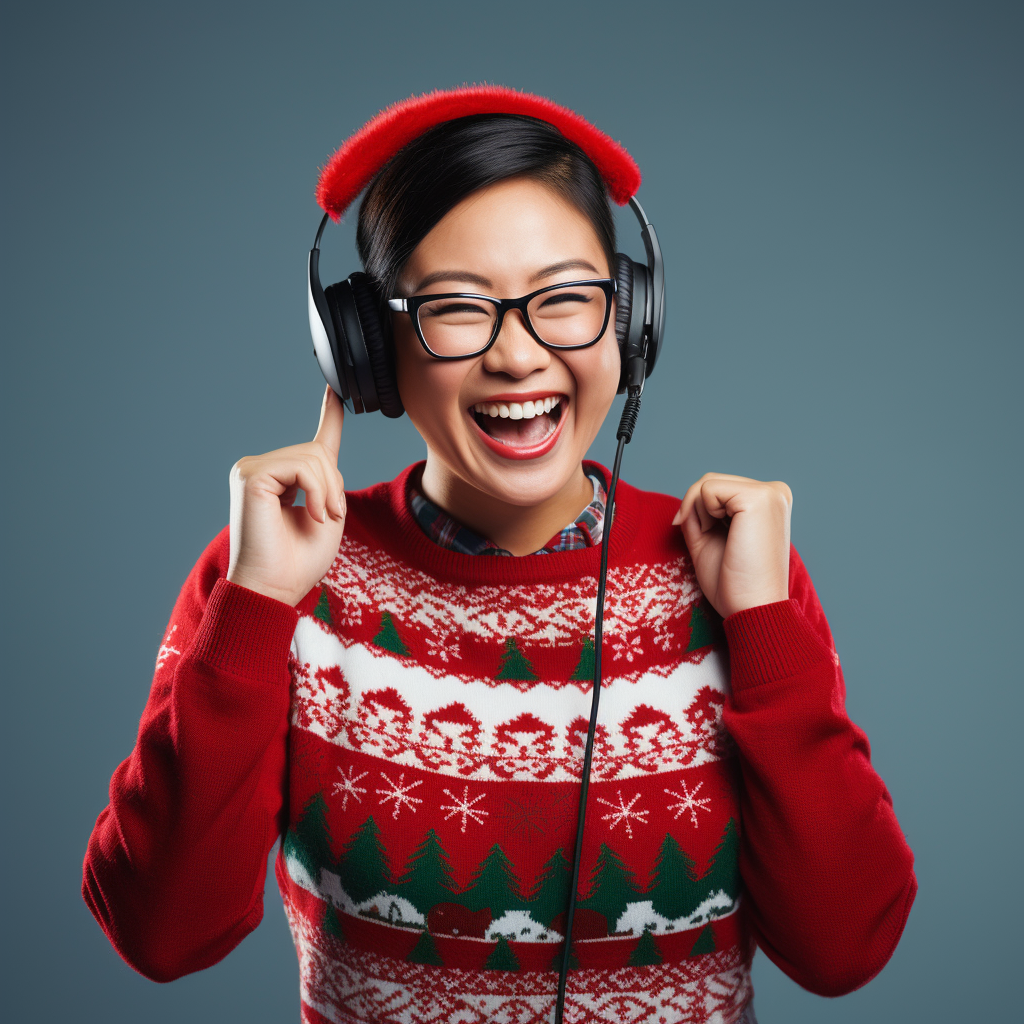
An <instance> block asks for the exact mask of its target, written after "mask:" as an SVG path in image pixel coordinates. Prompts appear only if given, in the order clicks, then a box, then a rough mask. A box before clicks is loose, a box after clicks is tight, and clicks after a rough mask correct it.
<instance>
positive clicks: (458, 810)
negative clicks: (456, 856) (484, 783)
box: [441, 786, 488, 832]
mask: <svg viewBox="0 0 1024 1024" xmlns="http://www.w3.org/2000/svg"><path fill="white" fill-rule="evenodd" d="M444 795H445V796H446V797H448V799H449V800H451V801H452V802H451V803H450V804H441V810H442V811H448V813H447V814H446V815H445V816H444V820H445V821H447V820H448V819H449V818H454V817H455V815H456V814H461V815H462V829H461V831H463V832H465V831H466V819H467V818H472V819H473V821H474V822H475V823H476V824H477V825H482V824H483V823H484V818H485V817H487V814H488V812H487V811H484V810H481V809H480V808H474V807H473V805H474V804H475V803H476V802H477V801H478V800H483V798H484V794H483V793H480V794H478V795H477V796H475V797H473V799H472V800H470V799H469V786H463V787H462V798H461V799H460V798H459V797H457V796H456V795H455V794H454V793H453V792H452V791H451V790H450V789H446V790H445V791H444Z"/></svg>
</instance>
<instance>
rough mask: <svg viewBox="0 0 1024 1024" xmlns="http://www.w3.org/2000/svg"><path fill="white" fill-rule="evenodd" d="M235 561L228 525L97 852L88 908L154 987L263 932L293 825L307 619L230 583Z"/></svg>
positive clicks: (191, 590) (163, 649)
mask: <svg viewBox="0 0 1024 1024" xmlns="http://www.w3.org/2000/svg"><path fill="white" fill-rule="evenodd" d="M227 561H228V530H227V528H226V527H225V529H224V530H222V531H221V533H220V534H219V535H218V536H217V537H216V538H215V539H214V540H213V542H212V543H211V544H210V546H209V547H208V548H207V549H206V551H205V552H204V553H203V555H202V557H201V558H200V560H199V562H198V563H197V564H196V566H195V567H194V568H193V570H192V572H191V573H190V574H189V577H188V579H187V580H186V582H185V585H184V586H183V588H182V590H181V594H180V595H179V597H178V600H177V602H176V604H175V606H174V611H173V613H172V614H171V620H170V623H169V624H168V627H167V632H166V634H165V636H164V639H163V643H162V644H161V646H160V650H159V653H158V656H157V665H156V671H155V674H154V677H153V683H152V687H151V689H150V693H149V699H148V702H147V704H146V707H145V710H144V712H143V715H142V721H141V723H140V726H139V733H138V738H137V740H136V743H135V749H134V750H133V751H132V753H131V755H130V756H129V757H128V758H127V760H125V761H124V762H122V764H121V765H120V766H119V767H118V768H117V770H116V771H115V772H114V775H113V778H112V779H111V782H110V803H109V804H108V806H107V807H106V808H104V810H103V811H102V812H101V814H100V816H99V818H98V819H97V821H96V825H95V827H94V829H93V831H92V835H91V836H90V838H89V845H88V848H87V850H86V855H85V864H84V868H83V883H82V895H83V896H84V898H85V902H86V903H87V904H88V905H89V908H90V909H91V910H92V913H93V915H94V916H95V917H96V920H97V921H98V922H99V923H100V926H101V927H102V928H103V930H104V932H105V933H106V935H107V937H108V938H109V939H110V941H111V943H112V944H113V946H114V948H115V949H116V950H117V951H118V953H120V955H121V956H122V957H123V958H124V960H126V961H127V962H128V963H129V964H130V965H131V966H132V967H134V968H135V969H136V970H137V971H139V972H140V973H141V974H143V975H145V976H146V977H147V978H151V979H153V980H154V981H171V980H173V979H175V978H178V977H181V976H182V975H183V974H188V973H191V972H193V971H198V970H202V969H203V968H205V967H209V966H210V965H211V964H214V963H216V962H217V961H218V960H220V959H222V958H223V957H224V956H226V955H227V954H228V953H229V952H230V951H231V950H232V949H233V948H234V947H235V946H236V945H238V943H239V942H241V940H242V939H243V938H244V937H245V936H246V935H248V934H249V932H251V931H252V930H253V929H254V928H255V927H256V926H257V925H258V924H259V922H260V920H261V918H262V916H263V886H264V880H265V875H266V863H267V856H268V854H269V852H270V848H271V847H272V846H273V844H274V841H275V840H276V838H277V836H278V835H279V832H280V829H281V827H282V824H281V823H282V820H283V812H284V802H285V801H284V792H285V740H286V735H287V730H288V705H289V674H288V651H289V647H290V644H291V638H292V633H293V632H294V629H295V624H296V621H297V614H296V612H295V609H294V608H291V607H290V606H288V605H286V604H282V603H281V602H279V601H275V600H273V599H271V598H267V597H264V596H262V595H260V594H256V593H254V592H253V591H250V590H246V589H245V588H243V587H239V586H236V585H235V584H233V583H229V582H228V581H227V580H226V579H225V578H224V576H225V574H226V571H227Z"/></svg>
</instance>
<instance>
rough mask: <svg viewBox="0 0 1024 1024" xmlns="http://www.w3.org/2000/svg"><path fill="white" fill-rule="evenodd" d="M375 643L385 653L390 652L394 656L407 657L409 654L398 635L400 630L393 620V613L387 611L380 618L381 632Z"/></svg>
mask: <svg viewBox="0 0 1024 1024" xmlns="http://www.w3.org/2000/svg"><path fill="white" fill-rule="evenodd" d="M373 642H374V643H375V644H376V645H377V646H378V647H380V648H382V649H383V650H385V651H390V652H391V653H392V654H401V655H403V656H404V655H406V654H408V653H409V648H408V647H406V646H405V643H404V641H403V640H402V638H401V637H400V636H399V635H398V630H397V629H396V628H395V624H394V622H393V621H392V619H391V612H389V611H387V609H385V610H384V611H383V612H382V613H381V616H380V632H379V633H378V634H377V635H376V636H375V637H374V638H373Z"/></svg>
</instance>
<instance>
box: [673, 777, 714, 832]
mask: <svg viewBox="0 0 1024 1024" xmlns="http://www.w3.org/2000/svg"><path fill="white" fill-rule="evenodd" d="M679 784H680V785H681V786H682V787H683V795H682V796H680V795H679V794H678V793H676V792H674V791H673V790H671V789H666V790H665V792H666V793H668V795H669V796H674V797H675V798H676V799H677V800H678V801H679V803H677V804H669V805H668V809H669V810H670V811H675V812H676V815H675V818H674V819H673V820H674V821H678V820H679V815H681V814H685V813H686V812H687V811H689V812H690V821H692V822H693V827H694V828H696V827H697V811H698V809H699V810H702V811H710V810H711V798H710V797H707V796H703V797H701V798H700V799H699V800H698V799H697V793H698V792H699V791H700V787H701V786H703V785H704V783H703V782H698V783H697V785H696V786H695V787H694V789H693V792H692V793H691V792H690V791H689V789H687V787H686V783H685V782H684V781H683V780H680V782H679Z"/></svg>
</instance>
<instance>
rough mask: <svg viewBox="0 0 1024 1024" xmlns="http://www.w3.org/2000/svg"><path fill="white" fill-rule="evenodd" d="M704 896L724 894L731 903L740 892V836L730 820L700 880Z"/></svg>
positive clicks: (731, 819) (733, 821)
mask: <svg viewBox="0 0 1024 1024" xmlns="http://www.w3.org/2000/svg"><path fill="white" fill-rule="evenodd" d="M700 881H701V885H702V886H703V887H704V892H705V894H706V895H708V896H710V895H711V894H712V893H716V892H719V891H721V892H724V893H725V894H726V896H728V897H729V898H730V899H731V900H733V902H735V900H736V897H737V896H738V895H739V891H740V834H739V830H738V829H737V828H736V821H735V819H733V818H730V819H729V820H728V821H727V822H726V823H725V828H724V829H723V830H722V838H721V839H720V840H719V842H718V846H716V847H715V853H714V856H713V858H712V860H711V867H710V868H708V871H707V874H705V875H704V876H703V877H702V878H701V880H700Z"/></svg>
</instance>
